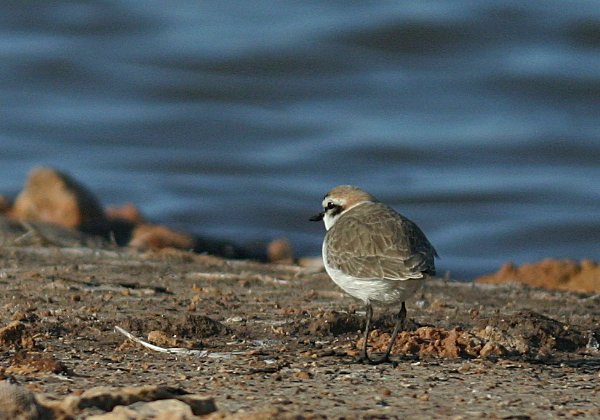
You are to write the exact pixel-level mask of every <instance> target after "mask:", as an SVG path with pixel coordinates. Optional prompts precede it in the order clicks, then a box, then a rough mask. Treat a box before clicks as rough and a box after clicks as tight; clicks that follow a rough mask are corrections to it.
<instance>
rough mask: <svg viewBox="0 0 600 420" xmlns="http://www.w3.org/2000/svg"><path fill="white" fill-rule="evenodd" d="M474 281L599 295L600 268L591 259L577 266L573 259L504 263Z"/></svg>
mask: <svg viewBox="0 0 600 420" xmlns="http://www.w3.org/2000/svg"><path fill="white" fill-rule="evenodd" d="M475 282H476V283H484V284H503V283H522V284H526V285H528V286H532V287H543V288H546V289H559V290H570V291H577V292H598V291H600V266H599V265H598V263H596V262H593V261H590V260H583V261H581V263H577V262H576V261H573V260H552V259H546V260H543V261H540V262H538V263H534V264H523V265H522V266H520V267H516V266H515V265H514V264H512V263H507V264H504V265H503V266H502V267H501V268H500V270H499V271H497V272H496V273H494V274H490V275H486V276H481V277H479V278H477V279H475Z"/></svg>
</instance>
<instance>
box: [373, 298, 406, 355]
mask: <svg viewBox="0 0 600 420" xmlns="http://www.w3.org/2000/svg"><path fill="white" fill-rule="evenodd" d="M404 321H406V306H405V305H404V302H402V307H401V308H400V312H398V320H397V321H396V325H395V326H394V332H392V338H391V339H390V344H388V348H387V350H386V351H385V354H384V355H383V356H382V357H381V358H380V359H377V360H371V363H383V362H387V361H389V360H390V353H391V351H392V347H394V343H396V337H397V336H398V331H400V327H402V329H404Z"/></svg>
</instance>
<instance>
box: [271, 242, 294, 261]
mask: <svg viewBox="0 0 600 420" xmlns="http://www.w3.org/2000/svg"><path fill="white" fill-rule="evenodd" d="M267 260H268V261H269V262H272V263H278V264H293V263H294V249H293V248H292V244H291V243H290V241H288V240H287V239H275V240H273V241H271V242H270V243H269V245H268V246H267Z"/></svg>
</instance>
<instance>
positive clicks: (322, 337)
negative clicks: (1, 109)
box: [0, 220, 600, 418]
mask: <svg viewBox="0 0 600 420" xmlns="http://www.w3.org/2000/svg"><path fill="white" fill-rule="evenodd" d="M2 223H3V224H2ZM0 225H2V226H4V227H5V229H4V230H3V231H2V235H3V236H2V241H0V242H1V246H0V377H1V378H5V379H7V380H9V381H10V382H11V383H13V382H14V383H15V384H16V385H14V386H17V387H18V389H24V390H26V391H27V392H30V393H32V395H33V396H34V397H35V398H34V399H33V400H32V399H31V398H30V397H31V396H30V395H29V394H27V395H29V396H26V397H23V398H22V399H21V400H18V401H21V402H23V401H29V403H23V404H26V405H27V404H30V406H27V407H21V408H18V409H19V410H21V409H22V410H30V411H31V412H35V413H45V414H44V415H45V416H46V418H86V417H88V416H92V415H105V414H106V413H107V412H111V413H112V414H115V415H116V414H117V411H118V410H120V412H121V413H122V414H123V415H125V414H126V415H129V416H130V418H151V417H152V416H156V415H157V414H156V413H160V412H164V410H182V411H181V413H188V414H181V417H180V418H192V417H193V416H194V415H195V414H193V413H200V411H194V410H193V400H198V401H204V402H206V403H207V404H208V401H210V402H214V407H213V406H211V407H213V408H214V410H213V409H211V410H209V411H203V412H202V413H208V412H211V411H212V412H213V413H212V414H209V415H208V416H209V418H227V417H228V416H237V417H235V418H405V417H414V418H425V417H426V418H477V417H488V418H510V417H511V416H512V418H554V417H575V416H578V417H588V418H597V417H598V416H600V375H599V371H600V344H599V343H598V339H599V338H600V327H599V325H600V312H599V310H598V308H599V307H600V296H599V295H597V294H594V293H575V292H568V291H556V290H545V289H536V288H530V287H526V286H523V285H518V284H512V285H487V284H475V283H457V282H452V281H443V280H433V281H430V282H428V283H427V284H426V285H425V286H424V287H423V289H422V290H421V291H420V292H418V293H417V295H416V296H415V297H414V299H412V300H411V301H409V302H407V309H408V325H407V330H406V331H404V332H402V333H401V334H399V337H398V340H397V341H396V343H395V346H394V349H393V357H392V360H393V363H388V364H384V365H376V366H371V365H364V364H357V363H355V361H354V359H355V357H356V355H357V354H358V349H359V348H360V347H359V346H360V344H361V332H360V330H361V328H362V326H363V322H364V308H363V305H362V304H361V303H360V302H357V301H354V300H352V299H351V298H348V297H347V296H344V295H343V293H341V292H340V291H339V290H338V289H337V288H336V287H335V285H334V284H333V283H332V282H331V281H330V280H329V279H328V277H327V275H326V274H325V273H323V272H320V271H315V269H314V268H303V267H299V266H295V265H275V264H262V263H256V262H249V261H234V260H226V259H221V258H216V257H211V256H207V255H197V254H192V253H188V252H184V251H176V250H163V251H160V252H140V251H135V250H131V249H125V248H118V247H116V246H112V245H110V244H106V243H104V242H95V241H93V240H90V239H89V238H80V237H79V236H78V235H79V234H73V236H52V233H48V232H55V230H52V229H48V230H43V234H40V235H42V238H43V240H40V238H39V237H36V235H33V234H31V235H27V236H25V237H24V236H23V235H26V234H27V231H26V230H23V229H24V228H23V227H22V226H20V225H13V224H11V223H10V222H6V221H5V222H2V221H1V220H0ZM44 229H45V228H44ZM40 232H41V231H40ZM397 309H398V308H387V309H386V308H376V311H375V324H374V325H375V330H374V331H373V333H372V335H371V337H370V340H369V345H370V351H372V352H375V353H376V352H378V351H383V349H385V347H386V346H387V343H388V342H389V335H390V332H391V330H392V327H393V325H394V321H395V318H394V314H395V312H397ZM115 326H120V327H122V328H124V329H125V330H127V331H129V332H130V333H132V334H134V335H135V336H136V337H139V338H140V339H143V340H146V341H149V342H153V343H154V344H157V345H159V346H162V347H185V348H188V349H192V350H195V351H196V352H195V353H193V354H190V355H185V354H181V353H177V354H176V353H173V354H169V353H160V352H156V351H152V350H150V349H148V348H145V347H142V346H141V345H139V344H137V343H134V342H132V341H131V340H129V339H127V338H126V337H124V336H123V335H122V334H120V333H118V332H116V331H115ZM11 386H12V385H11ZM158 386H161V387H167V388H166V389H171V390H173V389H177V390H180V391H177V392H175V391H172V392H171V391H170V392H171V393H170V394H169V393H167V394H164V395H165V399H164V401H163V402H161V401H162V399H161V398H160V395H163V394H160V392H166V391H164V388H160V389H163V391H160V392H159V391H156V390H155V391H152V392H154V394H152V395H154V396H153V397H152V398H147V399H146V400H143V401H142V400H136V398H139V397H137V396H138V395H146V394H145V393H146V392H148V391H147V390H148V389H158V388H146V387H158ZM98 387H102V388H98ZM106 387H110V391H107V388H106ZM92 389H94V390H95V391H94V392H97V393H98V395H102V396H103V397H102V398H108V399H109V400H110V401H113V402H112V403H111V404H108V405H104V406H103V405H100V404H95V403H94V404H95V405H94V404H92V405H90V406H85V404H83V405H79V404H80V403H81V401H98V399H91V398H90V399H85V400H82V399H81V396H82V395H83V394H84V393H85V392H89V394H87V395H88V396H89V395H92V393H91V391H92ZM9 391H10V392H9ZM2 392H4V391H2ZM11 392H12V393H13V394H14V395H21V394H19V392H21V391H18V390H17V391H15V390H13V388H11V389H10V390H8V391H7V393H9V394H10V393H11ZM13 394H11V395H13ZM130 394H131V395H136V397H135V398H134V397H131V399H127V398H130V397H127V398H125V397H124V395H130ZM7 395H8V394H7ZM23 395H25V394H23ZM185 395H187V396H188V397H187V399H186V398H184V397H183V396H185ZM7 398H8V397H7ZM15 398H16V397H15ZM19 398H21V397H19ZM98 398H100V397H98ZM0 399H1V398H0ZM17 399H18V398H17ZM134 400H135V401H138V402H132V401H134ZM18 401H17V402H18ZM31 401H35V406H31V404H33V403H32V402H31ZM74 401H76V402H77V404H75V403H74ZM1 403H2V402H0V404H1ZM142 403H143V404H142ZM140 404H141V405H140ZM146 404H148V405H146ZM0 406H1V405H0ZM19 407H20V406H19ZM61 410H62V411H61ZM111 410H113V411H111ZM161 410H163V411H161ZM215 410H216V411H215ZM60 413H62V414H60ZM140 413H142V414H140ZM144 413H145V414H144ZM150 413H154V414H150ZM61 415H62V416H63V417H60V416H61ZM69 416H70V417H69ZM135 416H137V417H135ZM186 416H188V417H186ZM190 416H191V417H190ZM211 416H212V417H211ZM244 416H245V417H244Z"/></svg>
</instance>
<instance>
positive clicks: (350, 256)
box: [325, 202, 437, 280]
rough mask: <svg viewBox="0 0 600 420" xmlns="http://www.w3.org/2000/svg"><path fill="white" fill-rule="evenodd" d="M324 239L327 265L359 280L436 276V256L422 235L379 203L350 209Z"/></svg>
mask: <svg viewBox="0 0 600 420" xmlns="http://www.w3.org/2000/svg"><path fill="white" fill-rule="evenodd" d="M325 240H326V247H327V260H328V264H329V265H331V266H332V267H333V268H336V269H339V270H342V271H344V272H346V273H352V275H354V276H356V277H359V278H365V279H373V278H380V279H387V280H408V279H418V278H423V277H425V275H435V265H434V258H435V257H436V256H437V253H436V251H435V249H434V248H433V246H432V245H431V243H429V240H427V238H426V237H425V234H424V233H423V232H422V231H421V229H419V227H418V226H417V225H416V224H414V223H413V222H412V221H410V220H409V219H407V218H406V217H404V216H402V215H400V214H398V213H396V212H395V211H394V210H393V209H391V208H390V207H387V206H385V205H384V204H381V203H371V202H369V203H363V204H360V205H358V206H357V207H354V208H352V209H350V210H349V211H348V212H346V213H345V214H343V215H342V216H341V217H340V218H339V220H338V221H337V222H336V223H335V225H334V226H333V227H332V228H331V229H330V230H329V231H328V232H327V236H326V239H325Z"/></svg>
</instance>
